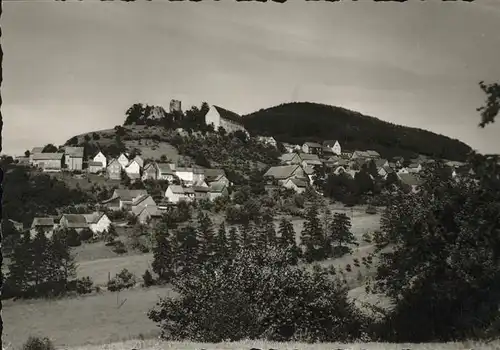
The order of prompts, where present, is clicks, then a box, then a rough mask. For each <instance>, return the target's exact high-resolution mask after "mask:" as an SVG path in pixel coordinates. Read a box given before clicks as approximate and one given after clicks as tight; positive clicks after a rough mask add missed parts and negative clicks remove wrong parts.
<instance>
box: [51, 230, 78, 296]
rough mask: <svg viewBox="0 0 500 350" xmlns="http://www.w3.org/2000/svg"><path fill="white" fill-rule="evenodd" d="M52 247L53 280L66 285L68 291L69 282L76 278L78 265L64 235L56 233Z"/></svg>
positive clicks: (52, 240) (52, 239)
mask: <svg viewBox="0 0 500 350" xmlns="http://www.w3.org/2000/svg"><path fill="white" fill-rule="evenodd" d="M50 246H51V247H50V248H51V249H50V261H51V266H50V267H51V271H52V274H51V276H52V278H51V279H52V280H55V281H61V282H62V283H63V284H64V289H67V287H66V286H67V283H68V281H69V280H70V279H74V278H76V264H75V260H74V258H73V256H72V255H71V248H70V246H69V245H68V242H67V239H66V237H64V233H63V232H60V231H59V232H55V233H54V234H53V236H52V238H51V241H50Z"/></svg>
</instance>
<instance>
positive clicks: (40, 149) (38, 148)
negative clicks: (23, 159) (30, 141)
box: [30, 147, 43, 154]
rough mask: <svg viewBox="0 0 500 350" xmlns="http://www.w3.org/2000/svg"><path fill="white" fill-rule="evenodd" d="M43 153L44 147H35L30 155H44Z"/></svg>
mask: <svg viewBox="0 0 500 350" xmlns="http://www.w3.org/2000/svg"><path fill="white" fill-rule="evenodd" d="M42 151H43V147H33V149H32V150H31V152H30V154H34V153H42Z"/></svg>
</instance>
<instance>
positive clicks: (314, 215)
mask: <svg viewBox="0 0 500 350" xmlns="http://www.w3.org/2000/svg"><path fill="white" fill-rule="evenodd" d="M301 244H302V245H303V246H304V258H305V259H306V261H307V262H313V261H321V260H323V259H325V258H326V256H327V249H326V248H327V247H326V239H325V235H324V232H323V229H322V228H321V223H320V221H319V218H318V209H317V207H316V206H315V205H312V206H311V207H310V208H309V209H308V210H307V214H306V221H305V222H304V228H303V230H302V232H301Z"/></svg>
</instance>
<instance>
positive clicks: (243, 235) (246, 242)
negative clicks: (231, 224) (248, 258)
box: [239, 222, 253, 249]
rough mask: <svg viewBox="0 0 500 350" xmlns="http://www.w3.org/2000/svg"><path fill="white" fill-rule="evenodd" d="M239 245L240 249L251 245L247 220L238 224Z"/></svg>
mask: <svg viewBox="0 0 500 350" xmlns="http://www.w3.org/2000/svg"><path fill="white" fill-rule="evenodd" d="M239 229H240V244H239V245H240V247H241V248H242V249H249V248H251V246H252V245H253V242H252V241H253V240H252V237H251V234H252V233H251V232H250V230H251V227H250V223H249V222H245V223H244V224H242V225H240V227H239Z"/></svg>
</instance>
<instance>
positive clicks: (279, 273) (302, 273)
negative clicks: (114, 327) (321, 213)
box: [148, 250, 365, 342]
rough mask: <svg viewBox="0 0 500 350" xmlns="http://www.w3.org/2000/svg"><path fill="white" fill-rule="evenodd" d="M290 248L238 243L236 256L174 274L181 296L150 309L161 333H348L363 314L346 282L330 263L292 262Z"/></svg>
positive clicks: (340, 337) (332, 337) (213, 337)
mask: <svg viewBox="0 0 500 350" xmlns="http://www.w3.org/2000/svg"><path fill="white" fill-rule="evenodd" d="M285 261H286V255H285V254H284V253H283V252H279V251H270V252H269V253H268V254H264V255H260V254H257V253H256V252H255V251H253V250H244V251H240V252H239V253H238V254H237V255H236V257H235V258H234V259H233V260H232V261H225V262H221V263H219V264H217V265H203V266H201V267H200V268H199V269H196V270H195V271H193V273H192V274H188V275H184V276H183V277H177V278H174V280H173V281H172V283H173V286H174V289H175V290H176V291H177V292H179V296H176V297H175V298H174V297H167V298H164V299H161V300H160V301H159V302H158V304H157V308H155V309H152V310H150V312H149V314H148V316H149V318H150V319H152V320H153V321H155V322H157V323H159V324H160V327H161V328H162V337H163V338H165V339H169V340H182V339H190V340H192V341H200V342H220V341H223V340H225V341H238V340H241V339H267V340H273V341H308V342H313V341H350V340H353V339H357V338H359V336H360V335H361V332H362V331H363V329H364V327H365V323H364V319H363V317H362V316H361V314H360V313H359V311H358V310H357V309H356V308H355V306H354V304H353V303H352V302H351V301H349V300H348V298H347V288H346V287H345V285H343V284H342V283H341V282H340V281H339V280H338V279H336V278H334V277H333V276H332V275H331V274H330V273H329V272H328V270H327V269H324V268H321V267H319V266H315V268H314V269H313V271H310V269H308V268H306V267H297V266H290V265H287V264H286V263H285Z"/></svg>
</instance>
